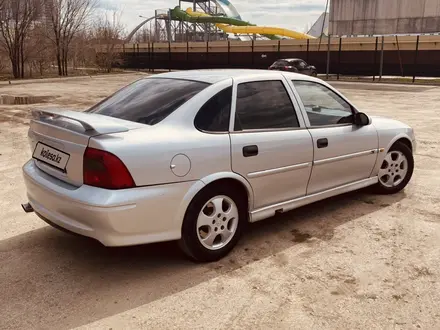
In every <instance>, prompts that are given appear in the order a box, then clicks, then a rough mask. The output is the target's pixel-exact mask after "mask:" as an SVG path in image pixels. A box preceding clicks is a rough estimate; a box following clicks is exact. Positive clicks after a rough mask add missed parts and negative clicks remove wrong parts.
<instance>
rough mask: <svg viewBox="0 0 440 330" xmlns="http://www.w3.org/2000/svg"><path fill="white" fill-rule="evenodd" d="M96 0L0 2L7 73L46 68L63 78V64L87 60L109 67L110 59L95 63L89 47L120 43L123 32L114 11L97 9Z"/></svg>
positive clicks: (2, 50) (0, 33) (20, 75)
mask: <svg viewBox="0 0 440 330" xmlns="http://www.w3.org/2000/svg"><path fill="white" fill-rule="evenodd" d="M97 1H98V0H0V53H3V57H4V56H6V57H7V59H8V61H9V62H10V68H11V71H12V74H13V76H14V77H15V78H24V77H25V76H26V72H28V73H29V72H30V74H31V75H32V72H35V71H37V72H39V73H40V74H41V75H43V73H44V72H45V70H47V69H48V68H50V67H52V68H55V67H56V68H57V71H58V75H60V76H67V75H68V71H69V70H68V68H69V67H77V66H78V65H79V66H81V65H83V66H90V65H92V64H93V65H94V64H98V65H100V66H103V67H105V68H106V69H107V70H110V68H111V61H109V60H104V61H102V60H101V62H99V63H96V56H95V53H94V45H95V44H96V43H102V44H109V45H114V44H116V43H118V42H121V40H122V39H123V37H124V35H125V30H124V27H123V26H122V24H121V23H120V13H118V12H113V13H109V12H108V11H102V10H101V11H100V10H98V9H97ZM3 67H6V65H4V63H3V64H1V65H0V70H1V69H3ZM25 68H27V70H25Z"/></svg>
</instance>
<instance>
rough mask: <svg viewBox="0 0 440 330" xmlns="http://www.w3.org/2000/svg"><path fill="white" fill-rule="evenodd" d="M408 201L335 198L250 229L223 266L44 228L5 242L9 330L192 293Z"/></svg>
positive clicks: (0, 258) (57, 324) (170, 249)
mask: <svg viewBox="0 0 440 330" xmlns="http://www.w3.org/2000/svg"><path fill="white" fill-rule="evenodd" d="M404 197H405V194H404V193H400V194H397V195H393V196H373V195H370V194H368V193H367V192H366V191H361V192H355V193H349V194H346V195H342V196H338V197H334V198H331V199H328V200H325V201H321V202H318V203H315V204H312V205H309V206H305V207H302V208H300V209H297V210H294V211H292V212H289V213H286V214H282V215H279V216H276V217H274V218H272V219H268V220H266V221H261V222H259V223H255V224H251V225H250V226H249V228H248V230H247V232H246V235H244V236H243V238H242V240H241V241H240V243H239V244H238V245H237V247H236V248H235V249H234V251H233V252H232V253H231V254H230V255H229V256H227V257H226V258H224V259H222V260H221V261H219V262H216V263H210V264H198V263H193V262H191V261H188V260H187V259H186V258H185V257H184V256H183V255H182V254H181V252H180V251H179V250H178V248H177V246H176V244H175V242H168V243H161V244H152V245H145V246H136V247H126V248H106V247H104V246H102V245H101V244H100V243H98V242H96V241H94V240H91V239H87V238H83V237H77V236H73V235H68V234H65V233H62V232H60V231H58V230H56V229H53V228H51V227H44V228H41V229H37V230H34V231H31V232H27V233H25V234H22V235H19V236H15V237H13V238H10V239H6V240H3V241H1V242H0V262H1V265H2V267H1V270H0V279H1V281H0V282H1V283H2V284H1V286H2V287H0V292H1V295H2V299H1V300H0V308H1V310H2V312H3V315H5V316H6V318H3V320H2V323H3V326H5V327H6V328H8V329H12V328H17V329H19V328H20V329H21V328H28V327H30V326H31V327H32V328H59V329H61V328H71V327H77V326H81V325H84V324H88V323H90V322H93V321H96V320H99V319H102V318H105V317H109V316H112V315H114V314H118V313H121V312H123V311H126V310H129V309H133V308H135V307H138V306H141V305H144V304H147V303H149V302H151V301H154V300H157V299H160V298H163V297H166V296H169V295H171V294H173V293H176V292H179V291H182V290H185V289H187V288H190V287H193V286H195V285H197V284H200V283H202V282H205V281H207V280H210V279H212V278H215V277H218V276H220V275H222V274H225V273H228V272H231V271H233V270H235V269H237V268H240V267H243V266H245V265H247V264H249V263H252V262H255V261H257V260H260V259H263V258H266V257H269V256H271V255H274V254H277V253H279V252H281V251H283V250H285V249H287V248H290V247H292V246H294V245H296V244H308V241H310V240H312V239H314V240H331V239H332V237H333V234H334V232H335V229H336V228H338V227H339V226H341V225H343V224H346V223H347V222H350V221H353V220H356V219H358V218H360V217H362V216H366V215H368V214H370V213H373V212H376V211H377V210H379V209H382V208H386V207H388V206H390V205H392V204H394V203H397V202H399V201H400V200H401V199H403V198H404Z"/></svg>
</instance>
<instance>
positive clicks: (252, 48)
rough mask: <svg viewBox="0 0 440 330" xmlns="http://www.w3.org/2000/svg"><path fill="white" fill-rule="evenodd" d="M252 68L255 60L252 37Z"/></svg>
mask: <svg viewBox="0 0 440 330" xmlns="http://www.w3.org/2000/svg"><path fill="white" fill-rule="evenodd" d="M251 63H252V69H253V68H254V63H255V60H254V39H252V62H251Z"/></svg>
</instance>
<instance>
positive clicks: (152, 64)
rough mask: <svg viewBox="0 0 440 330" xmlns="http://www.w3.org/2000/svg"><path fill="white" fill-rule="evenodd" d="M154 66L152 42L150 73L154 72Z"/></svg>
mask: <svg viewBox="0 0 440 330" xmlns="http://www.w3.org/2000/svg"><path fill="white" fill-rule="evenodd" d="M154 65H155V60H154V42H152V43H151V71H152V72H154Z"/></svg>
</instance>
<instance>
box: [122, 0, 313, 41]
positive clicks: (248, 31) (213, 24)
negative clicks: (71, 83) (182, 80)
mask: <svg viewBox="0 0 440 330" xmlns="http://www.w3.org/2000/svg"><path fill="white" fill-rule="evenodd" d="M185 3H187V4H189V3H191V5H192V6H191V7H192V8H191V7H189V8H187V9H186V10H182V4H185ZM153 22H154V30H153ZM147 23H150V34H152V35H153V36H154V40H155V42H189V41H205V42H207V41H224V40H231V39H232V40H234V39H235V40H242V41H245V40H280V39H287V38H292V39H314V38H315V37H313V36H311V35H308V34H305V33H301V32H296V31H292V30H288V29H282V28H277V27H266V26H263V27H262V26H256V25H254V24H251V23H249V22H246V21H244V20H242V18H241V16H240V14H239V13H238V11H237V9H235V7H234V6H233V5H232V3H231V2H229V1H228V0H179V5H178V6H176V7H175V8H174V9H158V10H156V11H155V15H154V16H153V17H150V18H148V19H145V20H144V21H143V22H141V23H140V24H139V25H138V26H137V27H136V28H135V29H134V30H133V31H132V32H131V33H130V34H129V35H128V37H127V38H126V40H125V41H126V42H127V43H128V42H130V40H131V39H132V38H133V36H134V35H135V34H136V32H137V31H139V30H140V29H141V28H142V27H143V26H145V25H146V24H147ZM231 35H232V36H231Z"/></svg>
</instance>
